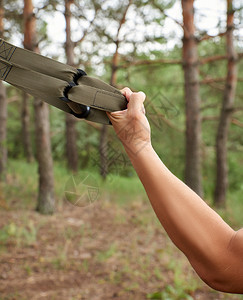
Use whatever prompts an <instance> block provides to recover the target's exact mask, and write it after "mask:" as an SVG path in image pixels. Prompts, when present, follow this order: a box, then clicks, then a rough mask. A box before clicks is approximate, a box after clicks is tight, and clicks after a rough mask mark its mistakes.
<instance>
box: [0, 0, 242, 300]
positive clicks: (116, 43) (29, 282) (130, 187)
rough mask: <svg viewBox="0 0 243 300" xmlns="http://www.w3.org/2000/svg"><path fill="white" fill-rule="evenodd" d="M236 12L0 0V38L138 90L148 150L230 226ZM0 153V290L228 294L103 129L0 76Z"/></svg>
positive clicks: (234, 187) (234, 203)
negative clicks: (192, 261) (153, 203)
mask: <svg viewBox="0 0 243 300" xmlns="http://www.w3.org/2000/svg"><path fill="white" fill-rule="evenodd" d="M214 4H215V3H214ZM193 6H194V10H192V7H193ZM182 12H183V14H182ZM242 12H243V10H242V4H241V1H237V0H235V1H230V0H228V1H223V0H221V1H217V6H216V5H212V7H210V3H208V2H207V1H203V4H202V2H200V3H199V1H195V3H194V1H189V0H187V1H178V0H177V1H176V0H173V1H169V0H168V1H165V0H163V1H162V0H151V1H148V0H143V1H136V0H134V1H132V0H130V1H122V2H120V1H109V0H107V1H99V0H90V1H88V0H83V1H70V0H65V1H52V0H50V1H37V0H36V1H33V3H32V1H30V0H26V1H19V0H11V1H0V35H1V37H2V38H4V39H5V40H7V41H9V42H11V43H13V44H15V45H17V46H20V47H25V48H27V49H29V50H33V51H37V52H38V51H39V52H40V53H41V54H43V55H46V56H49V57H51V58H53V59H56V60H59V61H61V62H63V63H68V64H70V65H72V66H75V67H77V68H81V69H84V70H85V71H86V73H88V75H90V76H94V77H98V78H100V79H102V80H104V81H106V82H107V83H110V84H111V85H113V86H115V87H117V88H119V89H121V88H122V87H124V86H129V87H130V88H131V89H132V90H133V91H139V90H142V91H144V92H145V93H146V95H147V100H146V104H145V107H146V114H147V117H148V119H149V122H150V125H151V129H152V143H153V146H154V148H155V150H156V152H157V153H158V155H159V156H160V157H161V159H162V160H163V162H164V163H165V164H166V166H167V167H168V168H169V169H170V170H171V171H172V172H173V173H174V174H175V175H176V176H178V177H179V178H181V179H182V180H184V181H185V182H186V183H187V184H188V185H189V186H190V187H191V188H192V189H194V190H195V191H196V192H197V193H198V194H199V195H201V196H203V198H204V199H205V201H206V202H207V203H208V204H209V205H211V206H212V207H214V208H215V209H217V211H218V212H219V213H220V214H221V215H222V217H223V218H224V219H225V220H226V221H227V222H228V223H229V224H230V225H231V226H232V227H233V228H235V229H237V228H240V227H242V226H243V221H242V212H243V203H242V192H243V184H242V172H243V171H242V166H243V164H242V162H243V157H242V149H243V135H242V127H243V100H242V98H243V85H242V81H243V71H242V57H243V54H242V48H243V41H242V36H243V34H242V30H243V29H242V18H243V13H242ZM193 24H195V28H194V26H193ZM131 134H132V133H131ZM43 141H44V142H43ZM0 153H1V155H0V178H1V184H0V213H1V220H0V257H1V258H0V268H1V275H0V282H1V287H0V293H1V294H2V295H3V296H1V294H0V299H30V297H31V299H41V298H43V297H44V298H45V299H91V297H92V299H113V298H117V299H146V298H150V299H185V298H186V299H190V297H191V298H193V299H194V298H195V299H211V298H212V299H224V297H225V299H230V298H232V299H238V298H237V297H238V296H230V295H225V294H222V293H216V292H214V291H212V290H211V289H209V288H207V287H206V286H205V285H204V284H203V283H202V282H201V281H200V280H199V279H198V277H197V275H196V274H195V273H194V272H193V271H192V270H191V268H190V266H189V265H188V262H187V261H186V260H185V258H184V257H183V256H182V255H181V254H180V253H179V252H178V250H177V249H175V248H174V246H173V245H172V244H171V243H170V241H169V240H168V238H167V236H166V235H165V234H164V232H163V230H162V229H161V227H160V225H159V224H158V223H157V221H156V218H155V216H154V214H153V212H152V210H151V208H150V206H149V204H148V200H147V198H146V195H145V193H144V191H143V188H142V185H141V184H140V182H139V180H138V178H137V176H136V174H135V172H134V170H133V168H132V166H131V164H130V163H129V161H128V158H127V156H126V154H125V152H124V150H123V149H122V145H121V144H120V142H119V140H118V139H117V137H116V135H115V133H114V131H113V129H112V127H111V126H102V125H100V124H96V123H91V122H86V121H84V120H78V119H75V118H74V117H72V116H70V115H65V114H64V113H63V112H61V111H59V110H58V109H56V108H54V107H49V106H47V105H46V104H44V103H43V102H42V101H41V99H33V98H32V97H31V96H29V95H27V94H25V93H23V92H21V91H19V90H17V89H15V88H14V87H12V86H10V85H6V84H3V83H1V85H0ZM70 191H71V192H72V193H75V197H74V198H73V197H70V196H69V192H70ZM80 197H81V201H79V203H78V204H77V203H76V202H77V199H80ZM75 203H76V205H75ZM35 210H37V212H36V211H35ZM129 242H130V244H129ZM46 274H48V275H46ZM149 279H151V280H149ZM1 297H2V298H1ZM200 297H201V298H200ZM210 297H211V298H210ZM227 297H228V298H227Z"/></svg>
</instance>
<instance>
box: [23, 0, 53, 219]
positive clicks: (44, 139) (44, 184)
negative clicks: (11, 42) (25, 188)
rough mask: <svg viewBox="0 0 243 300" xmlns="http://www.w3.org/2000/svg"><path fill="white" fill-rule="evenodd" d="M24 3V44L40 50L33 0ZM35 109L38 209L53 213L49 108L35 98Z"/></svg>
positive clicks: (34, 49)
mask: <svg viewBox="0 0 243 300" xmlns="http://www.w3.org/2000/svg"><path fill="white" fill-rule="evenodd" d="M24 4H25V5H24V21H25V22H24V25H25V32H24V33H25V34H24V46H25V48H27V49H29V50H32V51H36V52H39V50H38V45H37V43H36V20H35V16H34V14H33V4H32V0H25V2H24ZM34 111H35V135H36V153H37V161H38V167H39V168H38V170H39V191H38V202H37V207H36V209H37V211H39V212H40V213H42V214H52V213H53V212H54V209H55V200H54V175H53V161H52V153H51V141H50V123H49V108H48V105H47V104H46V103H44V102H42V101H41V100H40V99H35V102H34Z"/></svg>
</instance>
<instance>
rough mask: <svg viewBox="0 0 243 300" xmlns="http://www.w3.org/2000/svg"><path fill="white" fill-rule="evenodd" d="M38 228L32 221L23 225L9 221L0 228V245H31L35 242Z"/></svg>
mask: <svg viewBox="0 0 243 300" xmlns="http://www.w3.org/2000/svg"><path fill="white" fill-rule="evenodd" d="M37 232H38V229H37V228H36V227H35V226H34V223H33V222H32V221H29V222H28V224H27V225H25V226H18V225H16V224H15V223H13V222H11V223H9V224H8V225H5V226H4V227H3V228H2V229H0V246H1V245H4V244H7V243H14V244H16V245H17V246H18V247H20V246H24V245H32V244H34V243H35V242H36V238H37Z"/></svg>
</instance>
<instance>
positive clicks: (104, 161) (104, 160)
mask: <svg viewBox="0 0 243 300" xmlns="http://www.w3.org/2000/svg"><path fill="white" fill-rule="evenodd" d="M131 4H132V0H129V2H128V4H127V6H126V8H125V10H124V12H123V15H122V18H121V20H120V22H119V26H118V29H117V34H116V40H115V41H114V43H115V45H116V50H115V53H114V54H113V57H112V62H111V78H110V85H112V86H114V87H115V86H116V84H117V70H118V64H119V46H120V41H119V34H120V31H121V28H122V26H123V24H124V23H125V22H126V16H127V12H128V9H129V7H130V6H131ZM107 141H108V129H107V125H103V126H102V129H101V132H100V145H99V152H100V174H101V176H102V177H103V179H106V176H107V174H108V172H109V169H108V163H109V162H108V145H107Z"/></svg>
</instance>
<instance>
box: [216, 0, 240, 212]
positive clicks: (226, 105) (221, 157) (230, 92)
mask: <svg viewBox="0 0 243 300" xmlns="http://www.w3.org/2000/svg"><path fill="white" fill-rule="evenodd" d="M232 2H233V1H232V0H227V33H226V51H227V59H228V72H227V78H226V83H225V90H224V96H223V103H222V108H221V113H220V120H219V125H218V131H217V137H216V162H217V166H216V188H215V194H214V203H215V205H216V206H218V207H224V206H225V204H226V192H227V187H228V168H227V141H228V131H229V126H230V123H231V118H232V112H233V106H234V97H235V90H236V84H237V53H236V51H235V49H234V37H233V31H234V10H233V3H232Z"/></svg>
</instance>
